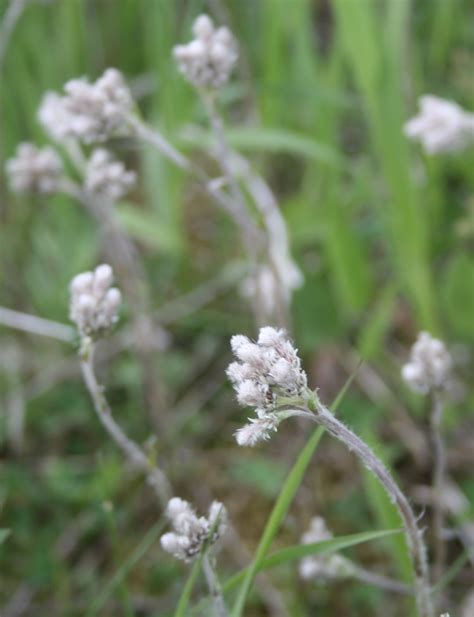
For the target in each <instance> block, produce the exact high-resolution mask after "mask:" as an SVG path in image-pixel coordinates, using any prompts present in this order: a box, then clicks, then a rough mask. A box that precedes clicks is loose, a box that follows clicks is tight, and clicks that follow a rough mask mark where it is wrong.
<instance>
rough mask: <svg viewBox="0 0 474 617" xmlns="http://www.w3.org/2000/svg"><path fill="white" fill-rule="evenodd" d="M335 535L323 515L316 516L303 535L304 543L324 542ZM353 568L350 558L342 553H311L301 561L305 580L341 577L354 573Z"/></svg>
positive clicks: (300, 567) (301, 574)
mask: <svg viewBox="0 0 474 617" xmlns="http://www.w3.org/2000/svg"><path fill="white" fill-rule="evenodd" d="M332 537H333V534H332V532H331V531H329V529H328V527H327V525H326V521H325V520H324V519H323V518H322V517H321V516H314V517H313V518H312V519H311V522H310V525H309V529H308V530H307V531H306V532H305V533H304V534H303V535H302V536H301V542H302V544H313V543H315V542H323V541H324V540H330V539H331V538H332ZM352 571H353V568H352V566H351V563H350V561H349V560H348V559H345V558H344V557H342V556H341V555H337V554H335V555H314V556H313V555H310V556H308V557H304V558H303V559H302V560H301V561H300V565H299V573H300V576H301V578H303V579H305V580H310V579H315V578H323V579H325V578H326V579H327V578H330V579H332V578H339V577H345V576H348V575H350V574H351V573H352Z"/></svg>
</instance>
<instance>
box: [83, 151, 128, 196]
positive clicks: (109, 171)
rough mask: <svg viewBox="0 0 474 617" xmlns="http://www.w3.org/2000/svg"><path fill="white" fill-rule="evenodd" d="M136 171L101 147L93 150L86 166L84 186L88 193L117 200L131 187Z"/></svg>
mask: <svg viewBox="0 0 474 617" xmlns="http://www.w3.org/2000/svg"><path fill="white" fill-rule="evenodd" d="M136 178H137V176H136V173H135V172H133V171H128V170H127V169H126V168H125V165H124V164H123V163H122V162H121V161H117V160H115V159H114V158H113V156H112V154H111V153H110V152H109V151H108V150H105V149H103V148H98V149H97V150H94V151H93V152H92V154H91V157H90V158H89V160H88V162H87V166H86V176H85V188H86V190H87V191H88V192H89V193H92V194H93V195H98V196H100V197H104V198H105V199H109V200H111V201H117V200H119V199H121V198H122V197H123V196H124V195H126V194H127V192H128V191H129V190H130V189H131V188H132V186H133V185H134V184H135V182H136Z"/></svg>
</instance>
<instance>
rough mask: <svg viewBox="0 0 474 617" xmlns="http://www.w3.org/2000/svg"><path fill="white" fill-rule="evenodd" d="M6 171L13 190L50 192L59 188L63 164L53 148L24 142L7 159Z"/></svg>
mask: <svg viewBox="0 0 474 617" xmlns="http://www.w3.org/2000/svg"><path fill="white" fill-rule="evenodd" d="M5 171H6V173H7V175H8V178H9V183H10V187H11V189H12V190H13V191H16V192H28V193H40V194H50V193H54V192H55V191H57V190H58V187H59V184H60V181H61V178H62V176H63V164H62V161H61V159H60V158H59V156H58V155H57V153H56V151H55V150H54V149H53V148H51V147H48V146H46V147H44V148H38V147H36V146H35V145H34V144H30V143H22V144H20V145H19V146H18V148H17V150H16V153H15V156H14V157H13V158H11V159H10V160H9V161H7V163H6V165H5Z"/></svg>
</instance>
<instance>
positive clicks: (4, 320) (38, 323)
mask: <svg viewBox="0 0 474 617" xmlns="http://www.w3.org/2000/svg"><path fill="white" fill-rule="evenodd" d="M0 325H2V326H6V327H8V328H14V329H15V330H22V331H23V332H30V333H32V334H39V335H40V336H47V337H49V338H54V339H57V340H58V341H64V342H65V343H70V342H72V341H73V340H74V337H75V331H74V328H72V327H71V326H68V325H66V324H62V323H59V322H57V321H51V320H50V319H43V318H42V317H37V316H36V315H30V314H28V313H21V312H20V311H13V310H11V309H9V308H5V307H3V306H0Z"/></svg>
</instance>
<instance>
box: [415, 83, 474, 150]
mask: <svg viewBox="0 0 474 617" xmlns="http://www.w3.org/2000/svg"><path fill="white" fill-rule="evenodd" d="M419 104H420V113H419V114H418V116H415V117H414V118H412V119H411V120H410V121H409V122H407V123H406V124H405V127H404V130H405V135H407V137H410V138H411V139H415V140H418V141H420V142H421V144H422V146H423V148H424V150H425V151H426V152H427V153H428V154H439V153H442V152H457V151H459V150H462V149H463V148H465V147H466V146H467V145H468V144H469V143H470V142H472V141H474V114H471V113H469V112H467V111H465V110H464V109H463V108H462V107H460V106H459V105H457V103H454V102H453V101H446V100H444V99H441V98H439V97H436V96H432V95H425V96H422V97H420V100H419Z"/></svg>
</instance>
